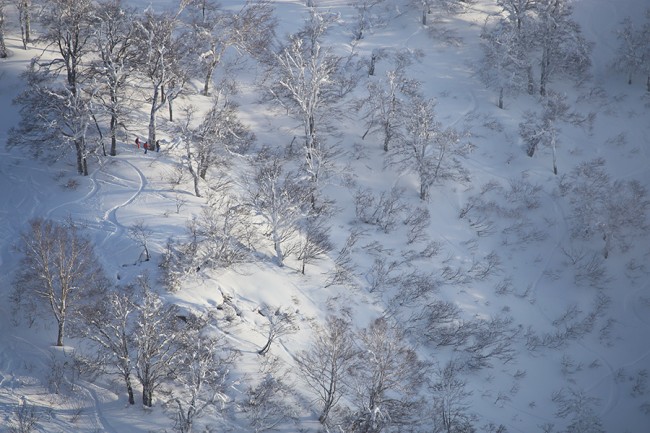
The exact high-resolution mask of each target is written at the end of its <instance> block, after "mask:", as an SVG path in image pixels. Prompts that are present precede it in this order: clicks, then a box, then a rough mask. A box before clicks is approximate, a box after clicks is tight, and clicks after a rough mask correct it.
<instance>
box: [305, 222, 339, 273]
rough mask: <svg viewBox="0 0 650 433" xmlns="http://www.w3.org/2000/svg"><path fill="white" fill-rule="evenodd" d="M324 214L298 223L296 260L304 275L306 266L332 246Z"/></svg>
mask: <svg viewBox="0 0 650 433" xmlns="http://www.w3.org/2000/svg"><path fill="white" fill-rule="evenodd" d="M326 218H327V216H326V214H325V213H318V214H313V215H307V216H306V217H305V218H304V219H303V220H302V221H301V223H300V240H299V245H298V250H297V251H298V252H297V259H298V260H300V261H301V263H302V267H301V272H302V274H303V275H304V274H305V267H306V265H307V264H310V263H313V262H315V261H317V260H319V259H321V258H323V256H324V255H325V254H327V253H328V252H330V251H331V250H332V249H334V246H333V245H332V242H331V240H330V227H329V226H328V225H327V222H326Z"/></svg>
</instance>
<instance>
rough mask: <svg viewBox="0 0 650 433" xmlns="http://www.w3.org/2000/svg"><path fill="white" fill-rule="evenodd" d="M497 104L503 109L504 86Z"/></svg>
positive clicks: (500, 90)
mask: <svg viewBox="0 0 650 433" xmlns="http://www.w3.org/2000/svg"><path fill="white" fill-rule="evenodd" d="M497 106H498V107H499V108H500V109H502V110H503V87H501V88H500V89H499V102H498V104H497Z"/></svg>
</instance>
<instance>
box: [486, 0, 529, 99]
mask: <svg viewBox="0 0 650 433" xmlns="http://www.w3.org/2000/svg"><path fill="white" fill-rule="evenodd" d="M517 2H519V3H525V4H530V1H529V0H525V2H522V1H521V0H514V1H513V3H517ZM517 6H519V5H517ZM519 7H526V6H525V5H521V6H519ZM515 10H518V8H515ZM522 18H523V17H520V18H514V20H515V22H514V23H513V22H512V20H511V19H505V18H503V17H500V19H499V20H498V21H497V22H496V24H494V25H490V24H489V23H486V25H485V27H484V28H483V32H482V33H481V39H482V46H483V52H484V57H483V59H482V63H481V66H480V74H481V79H482V80H483V82H484V83H485V84H486V85H487V86H489V87H494V88H496V89H497V90H498V92H499V93H498V94H499V97H498V101H497V106H498V107H499V108H503V98H504V95H506V94H516V93H518V92H520V91H525V90H528V91H530V92H532V89H533V82H532V80H533V78H532V66H531V64H530V58H529V53H528V51H527V46H528V45H527V42H526V39H525V38H526V37H527V35H526V34H525V33H524V31H525V29H526V27H524V29H522V28H521V20H522ZM513 25H518V26H519V28H518V29H517V30H515V29H514V28H513V27H512V26H513Z"/></svg>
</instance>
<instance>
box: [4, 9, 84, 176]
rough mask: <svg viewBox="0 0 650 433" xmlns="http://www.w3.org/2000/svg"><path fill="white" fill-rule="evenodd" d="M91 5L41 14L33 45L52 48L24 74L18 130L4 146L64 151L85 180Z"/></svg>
mask: <svg viewBox="0 0 650 433" xmlns="http://www.w3.org/2000/svg"><path fill="white" fill-rule="evenodd" d="M92 15H93V5H92V3H91V2H90V0H82V1H79V2H75V1H70V0H54V1H51V2H48V3H47V4H46V5H45V7H44V9H43V12H42V14H41V24H42V26H43V33H42V35H41V36H40V37H39V38H38V40H39V42H41V43H44V44H47V45H51V46H53V47H55V51H54V52H55V53H56V55H55V56H54V58H53V59H44V58H43V56H42V55H41V56H37V57H36V58H34V59H33V60H32V63H31V66H30V69H29V70H28V71H27V72H26V73H25V77H26V78H27V88H26V90H25V91H23V92H22V93H21V95H19V96H18V98H16V100H15V103H17V104H19V105H21V108H20V112H21V119H20V123H19V126H18V128H15V129H14V130H12V132H10V138H9V145H10V146H20V147H27V148H29V151H31V152H32V153H33V154H35V155H36V156H48V157H51V158H52V159H54V160H55V159H58V158H61V157H62V156H63V155H65V154H66V153H67V150H68V148H72V149H74V151H75V153H76V161H77V171H78V172H79V173H80V174H83V175H88V165H87V158H88V155H89V154H90V153H92V151H93V149H92V147H91V146H89V142H88V139H87V138H88V132H89V131H88V129H89V127H90V126H91V125H92V124H93V114H92V105H91V102H90V100H91V96H92V94H93V93H94V91H95V90H96V89H94V86H93V85H92V83H89V84H86V83H85V81H87V79H88V74H87V68H86V67H85V64H84V63H85V59H86V57H87V55H88V52H89V49H90V47H89V46H90V44H89V38H90V36H91V21H90V19H91V17H92Z"/></svg>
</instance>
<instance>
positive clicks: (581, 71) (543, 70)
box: [533, 0, 592, 96]
mask: <svg viewBox="0 0 650 433" xmlns="http://www.w3.org/2000/svg"><path fill="white" fill-rule="evenodd" d="M535 12H536V15H537V18H536V21H535V27H534V32H533V37H534V41H535V43H536V44H537V45H538V46H539V48H540V50H541V53H540V56H539V58H538V60H539V68H540V76H539V93H540V95H542V96H545V95H546V88H547V85H548V83H549V81H550V80H551V79H552V78H553V77H555V76H559V75H565V76H569V77H571V78H574V79H576V80H577V81H580V80H582V79H583V78H584V77H585V76H586V75H587V72H588V69H589V67H590V66H591V57H590V56H591V48H592V46H591V44H590V43H589V42H587V40H585V38H584V37H583V36H582V33H581V31H580V26H579V25H578V23H577V22H575V21H574V20H573V19H572V17H571V14H572V13H573V8H572V6H571V0H537V1H536V2H535Z"/></svg>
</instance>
